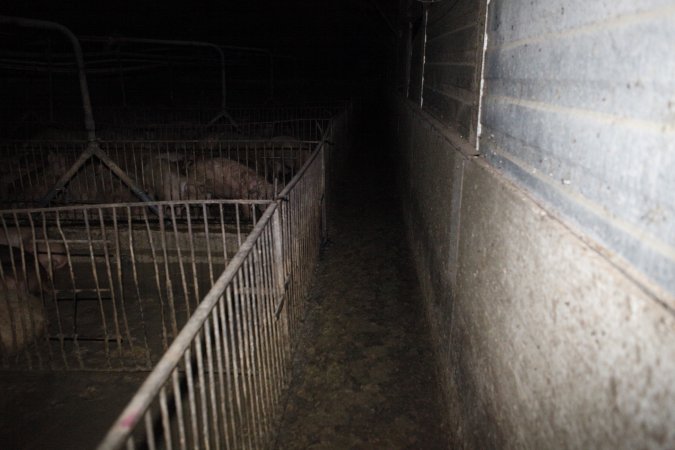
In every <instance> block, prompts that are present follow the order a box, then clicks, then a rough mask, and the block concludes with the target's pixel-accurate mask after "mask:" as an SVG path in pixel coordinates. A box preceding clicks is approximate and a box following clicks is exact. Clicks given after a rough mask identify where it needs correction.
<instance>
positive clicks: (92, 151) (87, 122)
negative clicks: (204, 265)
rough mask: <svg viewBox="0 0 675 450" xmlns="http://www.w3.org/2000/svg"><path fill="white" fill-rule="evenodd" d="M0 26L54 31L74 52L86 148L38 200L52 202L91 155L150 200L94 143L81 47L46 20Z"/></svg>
mask: <svg viewBox="0 0 675 450" xmlns="http://www.w3.org/2000/svg"><path fill="white" fill-rule="evenodd" d="M0 23H3V24H9V25H16V26H20V27H28V28H42V29H45V30H56V31H60V32H61V33H63V34H65V35H66V36H67V37H68V39H70V42H71V44H72V45H73V50H74V52H75V59H76V61H77V73H78V76H79V79H80V91H81V93H82V106H83V108H84V127H85V129H86V130H87V139H88V140H89V145H88V146H87V148H86V149H85V151H84V152H82V154H81V155H80V157H79V158H78V159H77V161H75V164H73V165H72V167H71V168H70V169H69V170H68V171H67V172H66V173H65V174H63V176H62V177H61V178H60V179H59V181H58V182H57V183H56V185H55V186H54V187H53V188H52V189H51V190H50V191H49V192H48V193H47V195H46V196H45V197H44V198H43V199H42V200H41V201H40V203H41V204H42V205H43V206H46V205H48V204H49V202H51V201H52V200H53V199H54V197H55V196H56V195H57V194H58V193H59V192H60V191H61V190H63V188H64V187H65V186H66V184H67V183H68V181H70V179H71V178H72V177H73V176H74V175H75V174H76V173H77V171H78V170H79V169H80V167H82V165H83V164H84V163H85V162H86V161H87V160H88V159H89V158H90V157H91V156H92V155H96V156H97V157H98V158H99V159H100V160H101V161H102V162H103V163H104V164H105V165H106V166H108V168H109V169H110V170H111V171H112V172H113V173H114V174H115V175H117V176H118V177H120V179H121V180H122V181H123V182H124V183H125V184H126V185H127V186H129V188H130V189H131V190H132V191H133V192H134V194H136V195H137V196H138V197H139V198H140V199H141V200H143V201H145V202H150V201H152V199H151V198H150V197H149V196H148V194H146V193H145V192H144V191H143V190H142V189H141V188H140V187H139V186H138V185H137V184H136V183H135V182H134V181H133V180H132V179H131V178H129V176H128V175H127V174H126V173H124V171H123V170H122V169H121V168H120V167H119V166H118V165H117V164H115V163H114V162H113V161H112V160H111V159H110V157H109V156H108V155H107V154H106V153H105V152H104V151H103V150H101V148H100V147H99V145H98V142H97V141H96V130H95V126H94V114H93V111H92V108H91V99H90V97H89V87H88V85H87V76H86V74H85V72H84V59H83V58H82V47H81V46H80V42H79V41H78V40H77V38H76V37H75V35H74V34H73V33H72V32H71V31H70V30H69V29H68V28H66V27H64V26H63V25H61V24H58V23H55V22H48V21H45V20H33V19H24V18H21V17H8V16H0ZM151 209H152V210H153V211H155V212H157V207H155V206H153V207H151Z"/></svg>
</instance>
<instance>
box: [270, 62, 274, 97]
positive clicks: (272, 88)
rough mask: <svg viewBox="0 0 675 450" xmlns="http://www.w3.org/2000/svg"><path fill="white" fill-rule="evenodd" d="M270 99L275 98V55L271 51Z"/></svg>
mask: <svg viewBox="0 0 675 450" xmlns="http://www.w3.org/2000/svg"><path fill="white" fill-rule="evenodd" d="M269 57H270V99H274V55H273V54H272V53H271V52H270V55H269Z"/></svg>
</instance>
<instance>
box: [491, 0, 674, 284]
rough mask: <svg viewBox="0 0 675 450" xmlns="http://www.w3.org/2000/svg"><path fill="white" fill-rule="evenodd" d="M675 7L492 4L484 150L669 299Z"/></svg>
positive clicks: (659, 4)
mask: <svg viewBox="0 0 675 450" xmlns="http://www.w3.org/2000/svg"><path fill="white" fill-rule="evenodd" d="M674 46H675V2H674V1H672V0H670V1H664V0H660V1H657V0H649V1H648V0H645V1H641V2H634V1H617V2H582V1H551V2H539V3H531V2H529V1H524V0H518V1H509V2H506V1H503V0H493V1H492V2H491V3H490V8H489V19H488V48H487V53H486V61H485V94H484V98H483V105H482V135H481V137H480V149H481V152H482V153H484V154H485V156H486V158H487V159H488V160H489V161H490V162H491V163H492V164H493V165H494V166H496V167H497V168H499V169H501V170H502V171H503V172H504V173H506V174H507V175H508V176H510V177H511V178H512V179H515V180H517V181H518V182H520V183H522V184H524V185H525V186H526V187H527V188H528V189H529V190H531V191H532V192H534V193H535V195H536V196H537V197H538V198H540V199H542V200H544V201H545V202H547V203H548V204H550V205H552V207H553V209H554V211H555V212H556V213H558V214H560V215H562V216H564V217H565V218H567V219H570V220H571V222H572V223H573V224H574V225H575V226H578V227H579V228H580V229H581V231H582V232H583V233H585V234H588V235H590V236H591V237H592V238H593V239H595V240H598V241H599V242H601V243H602V244H603V245H604V246H606V247H607V248H609V249H610V250H611V251H613V252H616V253H617V254H618V255H619V256H620V257H621V258H622V259H625V260H627V261H628V262H630V263H631V264H632V265H634V266H635V267H637V268H638V270H639V271H641V272H642V273H643V274H646V275H647V276H648V277H649V278H651V279H652V280H654V281H656V282H657V283H658V284H659V285H660V286H662V287H664V288H665V289H666V290H668V291H670V292H671V293H675V222H674V221H675V195H673V193H675V175H673V174H675V140H674V139H673V138H674V137H675V133H674V132H675V78H674V77H673V73H675V53H673V48H674Z"/></svg>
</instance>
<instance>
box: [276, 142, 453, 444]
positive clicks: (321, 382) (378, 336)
mask: <svg viewBox="0 0 675 450" xmlns="http://www.w3.org/2000/svg"><path fill="white" fill-rule="evenodd" d="M374 137H375V136H365V137H364V139H363V141H362V143H361V145H360V146H359V148H358V149H356V151H355V154H357V155H359V158H358V159H359V161H358V164H359V165H358V168H356V169H355V170H354V171H353V172H352V173H351V174H349V175H348V177H347V178H346V179H345V180H344V182H343V184H342V186H341V189H340V194H339V198H338V199H337V205H336V206H337V207H336V210H337V211H334V212H333V213H332V218H331V223H332V231H331V236H330V243H329V245H328V246H327V248H326V249H325V250H324V253H323V255H322V259H321V261H320V265H319V269H318V273H317V277H316V280H315V285H314V288H313V290H312V293H311V295H310V300H309V303H310V306H309V308H308V315H307V318H306V320H305V330H304V333H305V336H304V337H303V339H302V342H303V344H302V346H301V347H300V348H298V349H297V354H296V360H295V362H294V364H295V366H294V381H293V383H292V385H291V392H290V398H289V402H288V405H287V407H286V412H285V415H284V418H283V421H282V424H281V427H280V434H279V436H278V440H277V448H280V449H292V448H303V449H304V448H331V449H332V448H338V449H340V448H386V449H397V448H415V449H418V448H419V449H435V448H447V447H448V437H447V432H446V429H445V423H446V421H445V420H444V419H443V417H444V415H443V413H442V411H443V410H442V407H441V405H440V389H439V387H438V385H437V382H436V378H435V373H434V367H433V361H432V358H433V355H432V353H431V351H430V345H431V344H430V338H429V336H428V334H427V328H426V325H425V322H424V320H423V312H422V305H421V293H420V291H419V286H418V283H417V280H416V277H415V273H414V268H413V266H412V262H411V260H410V255H409V252H408V249H407V245H406V241H405V235H404V230H403V225H402V219H401V216H400V212H399V208H398V198H396V197H395V186H394V180H393V178H392V176H393V175H392V174H393V172H392V169H391V168H390V167H387V166H388V165H387V164H383V159H382V158H378V157H377V156H375V155H372V150H373V147H372V146H371V144H374V145H377V144H376V143H375V142H374ZM380 145H381V144H380ZM369 152H370V155H371V156H370V158H368V160H366V159H364V156H365V155H366V154H367V153H369ZM352 167H354V165H352Z"/></svg>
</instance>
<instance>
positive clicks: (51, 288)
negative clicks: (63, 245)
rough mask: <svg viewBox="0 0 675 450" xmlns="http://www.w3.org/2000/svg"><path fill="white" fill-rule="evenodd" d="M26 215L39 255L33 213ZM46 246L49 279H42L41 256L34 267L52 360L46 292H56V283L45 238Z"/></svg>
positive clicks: (49, 353) (49, 354)
mask: <svg viewBox="0 0 675 450" xmlns="http://www.w3.org/2000/svg"><path fill="white" fill-rule="evenodd" d="M26 216H27V217H28V224H29V226H30V229H31V239H32V240H33V255H37V254H38V249H37V233H36V230H35V222H34V221H33V215H32V214H26ZM45 247H46V249H47V261H48V267H47V271H48V273H47V279H46V280H44V281H43V280H42V275H41V273H40V272H41V271H40V261H39V258H37V257H36V258H34V264H35V267H34V269H35V273H36V274H37V278H38V285H39V288H40V298H41V300H42V316H43V318H44V327H43V329H42V331H43V332H44V336H45V346H46V347H47V354H48V358H49V361H50V362H51V361H53V360H54V353H53V351H52V346H51V345H50V342H49V316H48V314H47V310H46V308H45V304H46V303H47V301H48V300H49V299H47V298H46V296H45V292H50V293H52V295H53V293H54V283H53V280H54V267H53V263H52V254H51V248H50V245H49V241H48V240H45ZM45 284H47V286H45ZM40 368H42V367H40Z"/></svg>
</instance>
